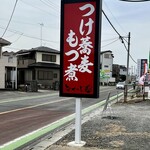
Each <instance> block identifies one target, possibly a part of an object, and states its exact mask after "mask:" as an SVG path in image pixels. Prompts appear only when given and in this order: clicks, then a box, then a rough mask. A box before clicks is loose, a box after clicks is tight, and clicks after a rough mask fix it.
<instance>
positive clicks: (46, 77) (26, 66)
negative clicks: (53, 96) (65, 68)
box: [16, 46, 60, 89]
mask: <svg viewBox="0 0 150 150" xmlns="http://www.w3.org/2000/svg"><path fill="white" fill-rule="evenodd" d="M16 56H17V61H18V63H17V67H18V84H19V85H26V84H28V83H30V82H32V81H36V82H37V83H38V85H39V87H41V88H47V89H50V88H53V85H54V83H55V82H58V81H59V68H60V52H59V51H57V50H54V49H51V48H49V47H44V46H41V47H36V48H32V49H29V50H20V51H19V52H17V54H16Z"/></svg>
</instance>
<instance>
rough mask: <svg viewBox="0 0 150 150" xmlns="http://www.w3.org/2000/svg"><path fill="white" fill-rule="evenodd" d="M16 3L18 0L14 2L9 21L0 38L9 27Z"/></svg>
mask: <svg viewBox="0 0 150 150" xmlns="http://www.w3.org/2000/svg"><path fill="white" fill-rule="evenodd" d="M17 2H18V0H16V2H15V5H14V8H13V11H12V13H11V16H10V19H9V21H8V24H7V26H6V28H5V30H4V33H3V34H2V36H1V38H2V37H3V36H4V35H5V33H6V31H7V29H8V27H9V25H10V22H11V19H12V17H13V14H14V12H15V9H16V6H17Z"/></svg>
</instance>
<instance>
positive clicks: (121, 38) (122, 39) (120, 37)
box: [102, 10, 137, 64]
mask: <svg viewBox="0 0 150 150" xmlns="http://www.w3.org/2000/svg"><path fill="white" fill-rule="evenodd" d="M102 13H103V14H104V16H105V18H106V19H107V21H108V22H109V24H110V25H111V26H112V28H113V29H114V31H115V32H116V33H117V34H118V35H119V39H120V40H121V42H122V43H123V45H124V47H125V49H126V51H127V52H128V48H127V47H126V45H125V43H124V38H123V37H122V36H121V35H120V33H119V32H118V31H117V30H116V28H115V27H114V26H113V24H112V23H111V21H110V20H109V18H108V17H107V15H106V13H105V12H104V11H103V10H102ZM129 56H130V58H131V59H132V60H133V61H134V62H135V63H136V64H137V62H136V61H135V60H134V59H133V57H132V56H131V54H129Z"/></svg>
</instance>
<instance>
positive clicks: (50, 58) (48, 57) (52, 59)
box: [42, 54, 56, 62]
mask: <svg viewBox="0 0 150 150" xmlns="http://www.w3.org/2000/svg"><path fill="white" fill-rule="evenodd" d="M42 61H49V62H56V55H47V54H42Z"/></svg>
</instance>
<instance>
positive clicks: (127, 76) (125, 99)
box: [124, 32, 131, 102]
mask: <svg viewBox="0 0 150 150" xmlns="http://www.w3.org/2000/svg"><path fill="white" fill-rule="evenodd" d="M130 38H131V34H130V32H129V35H128V51H127V74H126V87H125V93H124V94H125V97H124V102H127V96H128V79H129V56H130Z"/></svg>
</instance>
